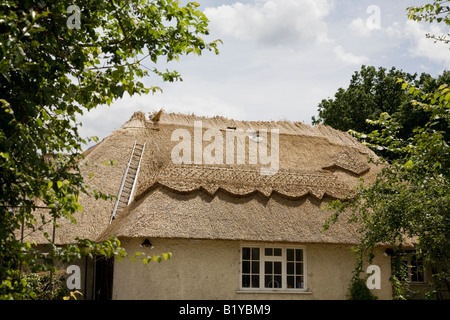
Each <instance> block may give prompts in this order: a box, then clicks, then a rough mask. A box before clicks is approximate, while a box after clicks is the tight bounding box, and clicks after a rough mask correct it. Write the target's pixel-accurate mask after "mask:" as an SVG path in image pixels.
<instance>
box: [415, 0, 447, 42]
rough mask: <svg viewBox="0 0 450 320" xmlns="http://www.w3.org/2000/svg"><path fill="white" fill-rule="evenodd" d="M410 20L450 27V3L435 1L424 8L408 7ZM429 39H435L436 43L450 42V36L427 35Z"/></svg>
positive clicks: (444, 0)
mask: <svg viewBox="0 0 450 320" xmlns="http://www.w3.org/2000/svg"><path fill="white" fill-rule="evenodd" d="M407 11H408V18H409V19H411V20H414V21H422V20H423V21H425V22H430V23H432V22H437V23H445V24H447V25H450V15H449V13H450V1H446V0H435V1H434V2H433V3H427V4H425V5H423V6H415V7H408V8H407ZM426 37H427V38H430V39H434V40H435V42H437V41H442V42H443V43H447V44H448V43H449V42H450V34H442V35H434V34H433V35H432V34H426Z"/></svg>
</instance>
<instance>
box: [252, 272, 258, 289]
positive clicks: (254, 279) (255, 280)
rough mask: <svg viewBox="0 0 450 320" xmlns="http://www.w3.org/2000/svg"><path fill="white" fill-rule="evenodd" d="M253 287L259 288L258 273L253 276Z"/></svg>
mask: <svg viewBox="0 0 450 320" xmlns="http://www.w3.org/2000/svg"><path fill="white" fill-rule="evenodd" d="M252 288H259V276H258V275H253V276H252Z"/></svg>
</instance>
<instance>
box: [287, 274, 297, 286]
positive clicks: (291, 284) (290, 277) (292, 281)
mask: <svg viewBox="0 0 450 320" xmlns="http://www.w3.org/2000/svg"><path fill="white" fill-rule="evenodd" d="M287 286H288V288H295V287H294V277H293V276H289V277H287Z"/></svg>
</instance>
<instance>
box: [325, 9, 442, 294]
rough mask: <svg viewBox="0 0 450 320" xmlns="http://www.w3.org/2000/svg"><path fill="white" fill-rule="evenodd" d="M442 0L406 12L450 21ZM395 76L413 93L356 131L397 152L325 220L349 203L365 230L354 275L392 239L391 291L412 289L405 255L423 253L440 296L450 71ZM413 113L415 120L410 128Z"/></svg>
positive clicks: (366, 140) (379, 146)
mask: <svg viewBox="0 0 450 320" xmlns="http://www.w3.org/2000/svg"><path fill="white" fill-rule="evenodd" d="M445 3H447V2H445V1H442V0H436V1H434V3H433V4H431V5H430V4H428V5H425V6H423V7H412V8H408V12H409V17H410V18H411V19H413V20H418V21H420V20H421V19H422V18H423V19H426V21H430V22H433V21H436V22H442V21H444V22H445V23H446V24H449V15H448V13H449V11H450V10H449V7H448V6H446V7H443V6H442V4H445ZM424 12H425V13H424ZM441 14H444V17H442V16H439V15H441ZM396 83H397V86H400V89H401V90H405V91H406V92H407V94H408V96H409V98H408V101H407V102H406V103H405V104H402V105H401V106H400V108H399V109H398V111H397V112H393V113H391V114H389V113H388V112H383V113H381V114H380V116H379V118H378V119H377V120H367V121H366V122H367V123H368V124H369V125H374V126H375V128H376V130H374V131H372V132H371V133H370V134H363V133H358V132H356V131H353V134H355V136H357V137H358V138H359V139H363V138H364V139H363V141H364V143H365V144H367V145H368V146H369V147H371V148H372V149H373V150H378V151H379V150H382V151H383V153H381V154H388V155H393V156H392V157H391V158H390V161H388V162H386V161H384V160H386V158H385V157H384V158H383V157H381V159H380V162H381V163H382V165H383V167H382V171H381V173H380V174H379V175H377V177H376V179H375V181H374V182H372V183H366V184H364V183H361V184H360V185H359V186H358V188H357V190H356V195H355V197H353V198H351V199H346V200H345V201H334V202H333V203H332V204H331V209H332V210H334V213H333V215H332V216H331V217H330V219H329V220H328V221H327V223H326V224H325V225H324V227H325V229H327V228H329V227H330V226H331V225H332V224H333V223H334V222H335V221H336V220H337V219H338V218H339V216H340V214H341V213H342V212H343V211H347V210H348V211H349V212H350V218H349V223H356V224H357V226H358V228H359V232H360V243H359V245H358V246H356V248H355V252H356V253H357V262H356V265H355V275H356V276H358V275H359V274H360V273H361V272H362V264H363V262H364V261H365V260H368V261H369V262H371V261H372V259H373V258H374V248H375V246H377V245H378V244H380V243H382V244H387V245H390V246H391V247H392V249H391V250H390V252H391V254H392V262H393V263H392V266H393V274H392V277H391V281H392V284H393V293H394V298H397V299H405V298H407V297H408V282H407V281H405V279H406V278H405V275H406V274H407V272H408V266H407V265H405V263H404V261H405V258H411V257H413V258H415V259H418V260H421V261H423V262H424V268H425V269H426V270H428V271H429V272H430V273H431V275H432V281H431V282H430V287H429V289H428V292H427V296H428V297H432V296H435V297H436V298H442V297H443V295H442V288H443V287H446V288H447V290H449V291H450V212H449V208H450V195H449V193H448V190H449V189H450V182H449V179H450V172H449V168H450V151H449V135H448V129H449V126H450V104H449V102H450V88H449V86H448V84H449V73H448V72H445V73H444V74H443V75H442V76H441V77H439V78H438V79H437V80H436V81H431V82H430V81H427V82H425V83H419V85H420V84H421V86H416V85H414V83H409V82H408V81H405V79H398V80H397V82H396ZM416 117H419V119H417V118H416ZM408 120H413V121H412V122H413V124H409V127H408V128H405V126H407V125H408ZM365 132H370V130H368V131H365ZM379 154H380V153H379ZM388 160H389V159H388ZM408 243H409V245H408ZM411 246H412V247H411ZM422 271H424V270H422Z"/></svg>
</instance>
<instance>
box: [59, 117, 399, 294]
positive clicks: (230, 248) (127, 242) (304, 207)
mask: <svg viewBox="0 0 450 320" xmlns="http://www.w3.org/2000/svg"><path fill="white" fill-rule="evenodd" d="M199 124H201V126H199ZM199 127H200V129H199ZM180 130H182V131H180ZM198 130H200V131H198ZM208 130H209V133H208ZM180 132H182V134H181V135H180ZM230 132H231V134H232V135H231V138H230V135H229V136H227V134H229V133H230ZM237 132H239V134H237ZM188 133H189V134H188ZM199 133H200V134H199ZM233 134H234V135H233ZM196 137H197V138H196ZM199 137H200V138H199ZM183 139H192V141H189V143H187V142H186V140H184V142H183ZM196 139H201V141H200V143H199V141H198V140H196ZM221 141H222V142H221ZM224 141H227V142H231V141H235V143H234V144H233V147H232V148H230V147H229V145H230V144H228V147H227V145H226V144H225V143H223V142H224ZM187 146H191V147H192V148H188V147H187ZM199 146H200V147H199ZM199 148H200V149H199ZM174 150H176V151H174ZM242 150H244V151H242ZM255 150H256V151H255ZM259 155H262V156H261V157H259ZM369 157H375V155H374V154H373V153H372V151H370V150H369V149H368V148H366V147H365V146H363V145H361V144H360V143H358V142H357V141H356V140H355V139H354V138H352V137H351V136H350V135H348V134H347V133H343V132H340V131H337V130H334V129H332V128H329V127H327V126H322V125H320V126H316V127H311V126H308V125H306V124H302V123H298V122H290V121H279V122H255V121H235V120H230V119H226V118H222V117H212V118H206V117H199V116H194V115H181V114H167V113H157V114H152V115H150V117H149V118H147V117H146V116H145V114H143V113H142V112H137V113H135V114H134V115H133V116H132V117H131V119H130V120H129V121H127V122H126V123H125V124H124V125H123V126H122V127H121V128H119V129H118V130H116V131H114V132H113V133H112V134H111V135H110V136H108V137H107V138H105V139H104V140H103V141H101V142H100V143H98V144H97V145H96V146H95V147H93V148H91V149H90V150H88V151H87V152H86V153H85V159H84V160H83V161H82V163H81V167H82V168H83V171H84V173H85V176H86V182H87V183H88V184H89V185H91V186H92V187H93V188H96V189H98V190H101V191H102V192H105V193H109V194H114V195H118V201H116V202H113V201H103V200H98V201H95V200H94V199H92V198H89V197H85V196H84V197H83V198H81V200H80V201H81V204H82V206H83V211H82V212H80V213H77V215H76V218H77V224H69V223H61V227H60V228H58V229H57V232H56V234H55V242H56V243H57V244H64V243H70V242H72V241H73V239H74V238H75V237H76V236H79V237H81V238H90V239H96V240H104V239H107V238H108V237H109V236H110V235H114V236H117V237H118V238H119V239H120V240H121V242H122V245H123V247H124V248H125V249H126V250H127V252H129V253H134V252H136V251H141V252H145V253H146V254H149V255H150V254H162V253H164V252H171V253H172V258H171V259H170V260H168V261H164V262H162V263H159V264H158V263H153V262H151V263H149V264H147V265H144V264H143V263H139V262H137V263H136V264H134V263H133V262H132V261H128V260H127V259H125V260H122V261H121V262H119V261H107V260H104V259H98V260H97V261H95V262H93V261H88V260H86V261H80V268H81V275H82V278H83V279H82V281H81V284H82V287H83V288H82V291H83V290H84V292H85V295H86V297H87V298H109V299H345V298H346V297H345V294H346V290H347V287H348V285H349V283H350V279H351V277H352V271H353V267H354V256H353V255H352V253H351V247H352V246H353V245H355V244H357V243H358V234H357V232H356V230H355V227H354V226H353V225H350V224H347V223H346V222H345V219H341V221H340V222H338V224H337V225H335V226H333V227H332V228H330V229H329V230H327V231H325V232H324V231H323V229H322V226H323V224H324V222H325V219H326V218H327V217H328V216H329V215H330V212H327V211H325V210H323V208H324V206H325V205H326V204H327V203H329V202H330V201H332V200H333V199H338V198H343V197H346V196H347V195H350V194H351V192H352V189H353V187H354V186H355V185H356V184H357V183H358V181H359V179H360V178H364V179H366V180H369V181H370V180H371V179H373V178H374V176H375V174H376V173H377V170H378V168H377V167H376V166H375V165H374V164H373V163H370V162H368V158H369ZM180 159H182V160H183V159H184V161H180ZM208 159H209V160H208ZM111 160H114V161H115V163H116V164H115V165H112V166H104V165H102V164H101V163H102V162H103V161H111ZM206 160H208V161H206ZM265 169H267V170H265ZM91 172H93V173H94V175H93V176H92V177H90V173H91ZM373 264H374V266H375V267H372V269H371V270H375V271H376V275H375V277H374V285H373V286H372V287H371V288H372V289H371V291H372V292H373V293H374V294H375V295H376V296H378V297H379V298H380V299H390V298H391V297H392V290H391V285H390V282H389V277H390V274H391V267H390V257H389V256H388V255H386V254H385V248H383V247H380V248H378V249H377V255H376V258H375V261H374V263H373Z"/></svg>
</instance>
